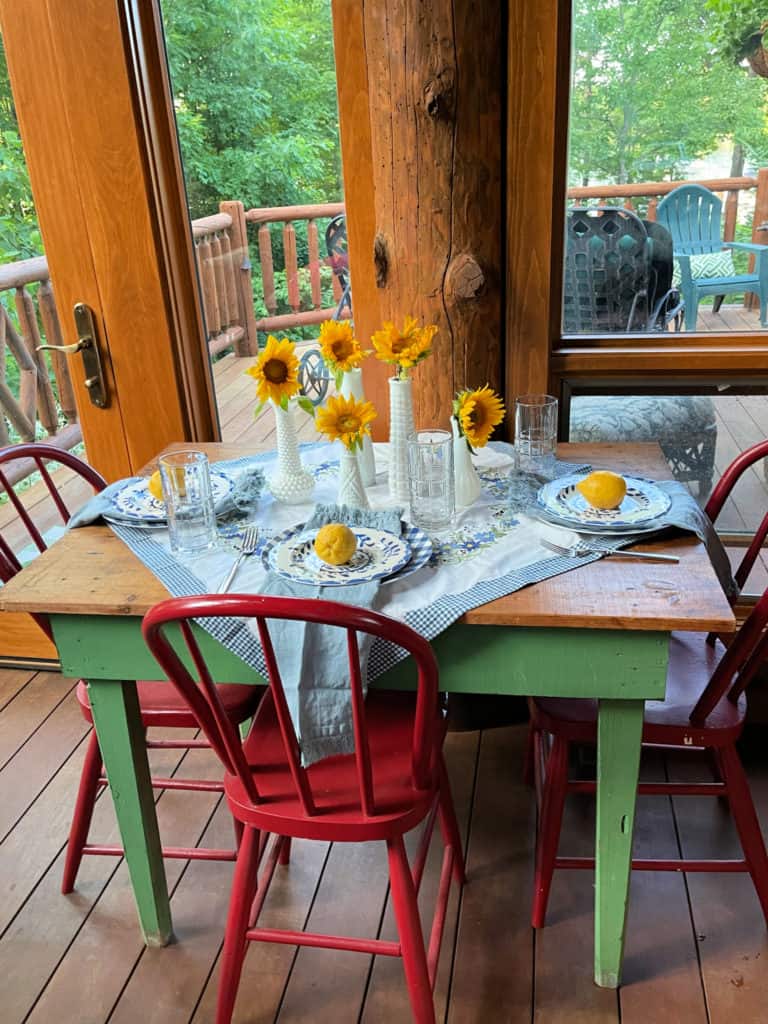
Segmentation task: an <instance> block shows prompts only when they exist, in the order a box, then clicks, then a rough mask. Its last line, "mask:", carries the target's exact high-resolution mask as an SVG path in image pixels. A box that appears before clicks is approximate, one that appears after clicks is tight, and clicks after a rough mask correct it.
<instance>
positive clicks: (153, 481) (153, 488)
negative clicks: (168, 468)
mask: <svg viewBox="0 0 768 1024" xmlns="http://www.w3.org/2000/svg"><path fill="white" fill-rule="evenodd" d="M147 490H148V491H149V493H150V494H151V495H152V497H153V498H157V500H158V501H162V500H163V481H162V479H161V478H160V470H159V469H156V470H155V472H154V473H153V474H152V476H151V477H150V478H149V480H147Z"/></svg>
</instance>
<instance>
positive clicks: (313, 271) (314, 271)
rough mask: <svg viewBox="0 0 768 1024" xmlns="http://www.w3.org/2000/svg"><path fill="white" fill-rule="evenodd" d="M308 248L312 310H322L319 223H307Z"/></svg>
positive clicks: (313, 221)
mask: <svg viewBox="0 0 768 1024" xmlns="http://www.w3.org/2000/svg"><path fill="white" fill-rule="evenodd" d="M307 247H308V249H309V281H310V286H311V291H312V308H313V309H320V308H321V307H322V304H323V300H322V286H321V281H320V241H319V238H318V232H317V221H315V220H310V221H308V222H307Z"/></svg>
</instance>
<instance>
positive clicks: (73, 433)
mask: <svg viewBox="0 0 768 1024" xmlns="http://www.w3.org/2000/svg"><path fill="white" fill-rule="evenodd" d="M0 293H2V294H3V296H4V301H3V303H2V304H0V446H3V445H7V444H9V443H11V442H13V441H19V440H20V441H33V440H35V438H36V437H39V436H41V435H42V437H43V438H44V439H45V440H46V441H48V442H49V443H52V444H55V445H57V446H59V447H61V448H73V447H74V446H75V445H76V444H78V443H79V441H80V440H81V439H82V435H81V431H80V425H79V424H78V421H77V407H76V405H75V396H74V391H73V388H72V380H71V378H70V376H69V367H68V366H67V357H66V355H65V354H64V353H63V352H49V353H43V352H38V351H37V346H38V345H40V344H42V342H43V340H45V342H46V343H47V344H49V345H61V344H62V337H61V326H60V324H59V317H58V313H57V311H56V303H55V301H54V297H53V290H52V288H51V282H50V279H49V277H48V264H47V261H46V259H45V257H44V256H36V257H34V258H33V259H29V260H19V261H17V262H16V263H7V264H6V265H5V266H0ZM10 293H13V298H12V299H11V300H10V301H9V299H10ZM9 308H10V309H12V310H13V313H14V314H15V317H14V316H12V315H11V312H9ZM41 328H42V330H41ZM47 357H49V358H50V364H49V362H48V358H47ZM14 367H15V371H16V372H14ZM17 374H18V384H17V387H16V390H15V392H14V388H13V387H12V383H13V382H12V380H11V378H12V377H15V376H16V375H17Z"/></svg>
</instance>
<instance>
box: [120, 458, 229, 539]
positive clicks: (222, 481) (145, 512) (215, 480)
mask: <svg viewBox="0 0 768 1024" xmlns="http://www.w3.org/2000/svg"><path fill="white" fill-rule="evenodd" d="M147 483H148V481H147V480H134V481H133V482H132V483H129V484H126V485H125V487H124V488H123V489H122V490H121V491H119V492H118V493H117V494H116V495H114V497H113V499H112V504H113V506H114V509H115V512H116V517H115V518H117V517H118V516H119V517H120V518H121V519H126V518H127V519H140V520H143V521H144V522H156V523H160V522H163V523H164V522H165V521H166V519H167V515H166V509H165V502H164V501H158V499H157V498H155V497H153V496H152V495H151V494H150V493H149V490H148V489H147ZM233 486H234V483H233V481H232V480H231V479H230V478H229V477H228V476H227V475H226V474H225V473H222V471H221V470H220V469H214V468H213V467H211V491H212V492H213V501H214V504H215V503H216V502H218V501H221V499H222V498H224V497H226V495H227V494H229V492H230V491H231V490H232V488H233ZM126 525H129V524H126Z"/></svg>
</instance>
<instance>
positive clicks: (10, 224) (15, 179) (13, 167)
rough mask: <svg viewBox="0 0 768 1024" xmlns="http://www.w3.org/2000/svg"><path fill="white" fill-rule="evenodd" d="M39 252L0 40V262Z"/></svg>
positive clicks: (17, 127)
mask: <svg viewBox="0 0 768 1024" xmlns="http://www.w3.org/2000/svg"><path fill="white" fill-rule="evenodd" d="M41 251H42V249H41V242H40V231H39V229H38V226H37V217H36V216H35V204H34V202H33V200H32V189H31V188H30V185H29V176H28V174H27V165H26V162H25V160H24V153H23V151H22V148H21V139H20V137H19V126H18V123H17V121H16V110H15V108H14V105H13V98H12V97H11V86H10V82H9V81H8V67H7V65H6V62H5V50H4V49H3V47H2V40H0V263H10V262H12V261H13V260H19V259H25V258H27V257H28V256H37V255H39V254H40V252H41Z"/></svg>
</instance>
